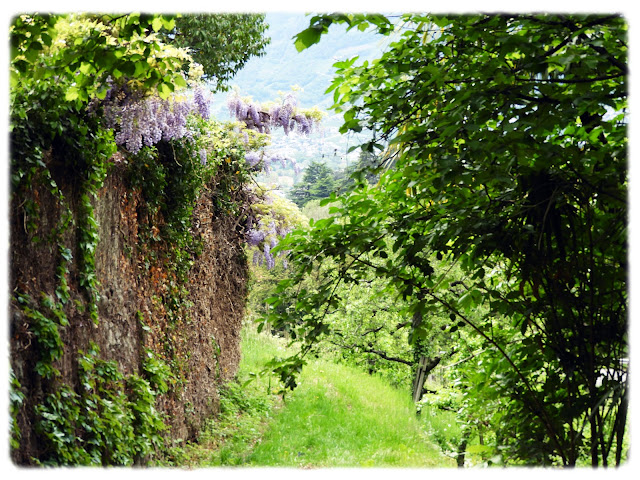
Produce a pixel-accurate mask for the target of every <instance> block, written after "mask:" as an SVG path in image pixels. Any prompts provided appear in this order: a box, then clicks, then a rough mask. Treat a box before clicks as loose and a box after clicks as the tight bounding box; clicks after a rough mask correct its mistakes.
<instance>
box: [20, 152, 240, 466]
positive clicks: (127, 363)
mask: <svg viewBox="0 0 640 480" xmlns="http://www.w3.org/2000/svg"><path fill="white" fill-rule="evenodd" d="M125 164H126V162H123V161H116V162H115V164H114V165H112V166H111V167H110V169H109V173H108V175H107V177H106V180H105V181H104V184H103V186H102V187H101V188H100V189H99V190H98V192H97V198H95V199H92V201H91V202H92V205H93V210H94V214H93V217H94V218H95V220H96V221H97V223H98V228H97V232H98V243H97V246H96V248H95V275H96V277H97V280H98V282H99V286H98V292H99V300H98V301H97V307H98V308H97V310H98V320H97V322H96V321H94V320H92V318H91V316H90V313H89V312H88V309H87V307H86V305H87V303H88V302H87V292H86V289H85V288H82V285H81V284H80V280H81V278H80V275H79V267H78V264H79V262H80V259H79V257H80V256H81V255H82V252H81V251H79V249H78V243H79V242H78V235H80V232H79V229H78V227H77V225H78V222H79V220H80V219H79V214H78V198H79V195H80V192H79V191H78V189H79V187H78V183H77V180H74V178H75V177H74V175H73V174H69V175H65V174H64V172H62V173H60V174H59V175H56V174H55V171H54V170H55V169H52V168H50V170H51V171H52V175H54V176H55V180H56V183H57V185H58V188H59V189H60V191H61V192H62V193H63V195H64V198H65V199H66V202H67V205H68V207H69V209H68V211H70V212H71V213H72V215H73V220H74V221H73V222H72V223H71V226H70V227H69V228H67V229H66V230H65V231H64V232H63V233H62V234H59V235H57V234H56V228H59V225H60V218H61V215H62V214H63V213H64V208H63V206H61V204H60V201H59V199H57V198H55V197H54V196H53V195H52V194H51V193H50V191H49V189H48V188H47V186H46V182H33V185H32V187H31V189H30V191H28V192H27V194H26V195H28V196H29V197H30V199H32V200H33V202H32V205H36V207H37V208H36V210H35V211H34V210H33V208H30V209H28V210H26V209H25V203H24V196H25V194H24V192H22V194H21V195H14V196H13V198H12V201H11V205H10V209H11V212H10V215H11V238H10V243H11V252H10V260H11V266H10V274H11V278H10V288H11V295H12V296H11V298H12V302H11V311H10V335H11V341H10V345H11V352H10V354H11V368H12V372H13V375H14V376H15V380H14V388H13V390H14V392H16V393H17V394H18V395H19V400H18V401H16V402H13V404H12V405H13V410H14V411H13V416H14V418H15V419H16V425H17V427H18V430H16V431H19V434H16V435H15V437H16V438H15V440H16V442H18V446H17V448H13V449H12V453H11V455H12V458H13V460H14V462H16V463H17V464H21V465H25V464H33V463H38V462H39V461H43V460H44V461H46V460H47V459H48V458H51V456H52V455H53V453H52V452H51V449H52V442H51V438H50V437H51V435H61V436H63V433H64V432H65V431H66V434H69V432H73V433H72V434H70V435H67V436H70V437H73V436H74V435H75V439H73V438H71V439H70V440H69V441H70V442H72V441H76V442H77V441H78V439H83V441H87V440H86V439H87V438H90V437H91V436H90V435H89V434H88V433H87V429H90V427H86V426H83V425H82V422H83V421H84V420H82V421H81V420H77V417H78V414H76V417H73V415H71V417H73V418H72V419H71V420H69V421H70V422H71V423H73V425H71V426H70V427H69V428H68V429H67V430H64V429H63V430H64V431H63V433H60V434H58V433H56V432H57V431H56V432H54V433H52V431H53V430H52V429H53V427H51V428H50V429H49V430H47V431H43V425H44V424H43V423H42V411H41V410H38V409H39V408H40V407H39V406H41V405H42V404H43V403H44V402H45V398H47V397H48V396H49V397H50V396H51V395H55V393H56V392H61V391H62V392H64V391H65V390H64V386H66V387H69V388H70V389H71V390H72V391H73V392H75V394H77V395H78V396H81V395H85V396H86V394H87V392H94V391H95V392H98V390H99V389H98V387H97V386H93V387H91V388H93V390H92V389H91V388H89V387H87V386H86V385H82V380H81V379H82V378H85V377H84V376H83V375H84V373H82V372H85V370H86V367H81V366H80V365H81V363H80V362H79V358H81V357H82V356H83V355H86V354H87V352H89V351H93V350H92V348H93V344H95V345H96V346H97V351H98V352H99V353H97V354H96V355H95V357H96V358H99V360H100V361H106V362H110V361H114V362H115V363H116V364H117V368H118V371H119V372H120V373H121V374H122V377H123V378H124V379H125V380H124V381H123V382H121V384H120V383H118V381H116V380H113V379H111V380H109V379H107V380H108V381H105V382H106V383H104V385H107V386H108V388H112V387H111V386H110V385H116V387H118V388H120V390H122V392H123V395H125V397H123V398H126V399H128V400H127V401H130V399H131V398H132V396H131V395H132V393H131V392H132V387H131V385H132V383H131V382H129V380H127V379H129V377H131V376H132V375H133V376H140V377H141V378H143V379H145V380H146V381H147V382H148V383H149V385H151V386H152V387H153V392H154V393H157V394H158V395H157V397H156V398H155V407H156V408H157V409H158V410H159V411H160V412H161V413H162V414H164V423H165V424H166V425H167V426H168V427H169V428H168V430H167V431H165V432H164V433H163V434H162V435H163V436H164V438H166V439H182V440H187V439H190V438H193V437H194V436H195V434H196V433H197V431H198V430H199V429H200V428H201V427H202V424H203V421H204V420H205V419H207V418H208V417H210V416H211V415H212V414H213V413H215V411H216V409H217V406H218V401H217V387H218V386H219V385H220V384H221V383H223V382H225V381H227V380H229V379H230V378H232V377H233V375H234V374H235V372H236V370H237V366H238V362H239V359H240V351H239V335H240V328H241V322H242V317H243V310H244V303H245V297H246V282H247V275H248V270H247V264H246V259H245V255H244V251H243V246H242V236H241V233H240V232H241V228H242V225H241V222H240V221H239V219H238V218H236V217H235V216H234V215H233V214H232V213H230V212H229V211H223V210H221V209H220V208H219V202H218V201H217V196H218V195H219V194H220V192H218V191H217V190H216V187H215V185H217V184H218V183H219V182H218V179H216V178H214V179H213V180H212V181H211V182H210V185H208V186H206V187H205V188H204V189H203V190H202V192H201V195H200V196H199V198H198V199H197V201H196V204H195V208H194V210H193V215H192V218H191V226H190V231H191V235H192V238H193V242H194V244H197V246H198V248H194V251H195V252H197V253H196V254H191V255H190V256H189V258H188V259H187V260H185V259H184V258H183V259H182V261H183V262H185V261H186V262H188V264H189V265H190V268H188V273H187V276H186V279H181V278H179V274H177V273H176V269H175V265H172V264H171V262H172V261H173V260H172V258H174V257H172V255H171V253H172V249H173V248H174V247H173V246H172V244H171V243H170V242H168V241H166V239H165V238H163V233H162V232H163V226H164V220H163V218H162V213H161V211H155V213H151V212H153V210H150V209H148V208H146V205H145V200H144V196H143V194H142V192H141V191H140V190H139V189H133V188H131V186H130V182H129V181H128V177H127V167H126V165H125ZM50 167H51V166H50ZM219 175H224V172H221V173H219V174H218V176H219ZM227 194H228V195H233V193H231V192H227ZM237 195H241V193H240V189H238V190H237ZM236 200H238V201H239V202H241V199H236ZM34 215H37V218H30V217H33V216H34ZM34 220H35V223H36V224H37V225H38V226H37V228H35V229H34V228H32V227H31V228H30V227H29V226H28V225H29V223H30V222H32V223H33V221H34ZM56 235H57V236H56ZM60 244H63V245H64V246H65V247H66V248H68V249H69V250H68V253H67V256H68V255H69V254H70V255H71V256H72V257H73V258H72V259H71V260H70V261H68V262H67V263H66V265H67V272H66V273H64V274H63V277H65V278H66V281H67V283H68V286H69V299H68V300H65V301H59V302H57V303H56V305H58V307H54V308H51V307H50V306H49V307H47V305H49V303H47V300H46V298H49V299H54V300H56V287H57V286H59V284H60V271H59V267H60V264H61V250H60ZM58 310H62V313H60V312H59V311H58ZM34 312H36V313H34ZM37 312H40V313H37ZM56 312H58V313H56ZM40 314H41V315H42V316H43V317H46V318H47V319H49V320H51V319H52V320H51V322H49V321H48V320H46V321H45V320H41V317H40V316H39V315H40ZM61 318H65V319H66V321H65V320H61ZM51 325H53V327H51ZM47 326H49V327H51V328H53V329H54V330H57V332H58V335H59V340H60V341H61V344H62V345H61V348H62V353H61V355H59V356H57V357H55V356H54V359H53V361H52V365H53V367H54V368H55V369H57V370H59V372H60V373H59V375H58V374H54V375H50V376H49V377H47V376H46V375H42V374H40V373H37V370H38V369H39V368H40V367H38V365H39V363H38V362H42V361H43V358H44V356H46V355H48V353H47V351H46V350H47V349H49V348H53V347H49V346H47V345H49V344H48V343H47V342H50V341H52V340H51V338H54V340H55V338H56V334H55V332H53V333H52V332H51V328H50V329H49V330H47V328H45V327H47ZM47 332H48V333H47ZM92 342H93V343H92ZM94 350H95V349H94ZM58 357H59V358H58ZM151 357H153V358H155V359H157V360H158V361H159V362H161V364H163V365H166V367H167V369H165V370H163V371H169V372H170V375H165V376H164V377H163V378H155V377H154V375H155V373H154V372H155V370H154V369H153V368H150V367H145V365H146V364H145V361H147V360H148V359H149V358H151ZM45 360H46V359H45ZM82 365H84V364H82ZM83 368H84V369H85V370H82V372H80V371H79V369H83ZM131 378H133V377H131ZM109 382H110V383H109ZM162 382H165V383H166V388H165V389H163V388H161V387H160V386H159V385H161V384H162ZM100 385H103V384H102V383H100ZM116 387H113V390H114V391H115V390H117V388H116ZM104 388H105V391H107V390H106V389H107V387H104ZM163 390H166V392H164V393H162V391H163ZM108 391H110V390H108ZM83 392H84V393H83ZM127 395H128V396H127ZM16 398H18V397H16ZM51 398H53V397H51ZM73 398H76V397H75V396H74V397H73ZM77 398H80V397H77ZM109 398H110V397H109ZM118 398H119V397H118ZM125 404H127V403H126V402H125ZM65 405H66V404H65ZM101 405H102V404H101ZM106 405H108V404H106ZM127 405H129V404H127ZM101 408H102V409H104V408H106V407H105V406H104V405H102V406H99V407H96V414H97V415H98V416H99V415H100V414H101V410H100V409H101ZM50 411H51V409H49V410H48V412H50ZM38 412H39V413H38ZM134 413H135V412H134ZM56 415H57V414H56ZM60 415H61V417H64V415H66V413H65V412H62V413H61V414H60ZM79 415H80V416H82V412H80V414H79ZM134 417H135V418H134ZM131 418H133V419H134V420H132V425H134V427H135V425H136V422H138V423H139V418H138V417H136V416H135V415H134V416H133V417H131ZM96 421H97V420H96ZM74 422H75V423H74ZM62 423H63V422H62V421H58V423H57V424H56V425H58V424H62ZM92 425H93V424H92ZM56 428H57V427H56ZM105 428H106V427H105ZM135 428H140V427H135ZM45 430H46V428H45ZM47 432H48V434H47ZM136 435H137V434H136ZM101 438H102V437H101ZM54 440H55V439H54ZM100 442H103V443H108V442H107V441H106V440H104V438H103V439H101V440H100ZM61 444H62V445H64V444H63V443H61ZM74 448H75V447H74ZM101 448H102V447H101ZM105 448H106V447H105ZM156 448H157V447H156ZM147 456H148V452H147ZM103 461H104V460H103ZM137 461H140V462H144V461H145V459H144V458H142V459H140V458H138V459H137Z"/></svg>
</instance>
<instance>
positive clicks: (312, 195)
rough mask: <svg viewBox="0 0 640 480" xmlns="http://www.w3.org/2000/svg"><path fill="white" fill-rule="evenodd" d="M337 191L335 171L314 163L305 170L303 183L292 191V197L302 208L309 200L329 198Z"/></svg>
mask: <svg viewBox="0 0 640 480" xmlns="http://www.w3.org/2000/svg"><path fill="white" fill-rule="evenodd" d="M335 189H336V184H335V180H334V173H333V170H331V169H330V168H329V167H327V166H326V165H325V164H324V163H320V162H316V161H312V162H311V163H310V164H309V166H308V167H307V168H305V171H304V175H303V177H302V182H300V184H298V185H296V186H295V187H294V188H293V189H292V190H291V193H290V197H291V199H292V200H293V202H294V203H295V204H296V205H298V206H299V207H300V208H302V207H303V206H304V204H305V203H307V202H308V201H309V200H315V199H318V198H328V197H329V195H331V193H332V192H333V191H334V190H335Z"/></svg>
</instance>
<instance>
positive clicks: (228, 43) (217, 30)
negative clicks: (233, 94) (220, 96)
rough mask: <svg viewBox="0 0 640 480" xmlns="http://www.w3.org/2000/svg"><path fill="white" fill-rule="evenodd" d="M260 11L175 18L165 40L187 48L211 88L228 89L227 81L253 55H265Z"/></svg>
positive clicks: (264, 29) (263, 17)
mask: <svg viewBox="0 0 640 480" xmlns="http://www.w3.org/2000/svg"><path fill="white" fill-rule="evenodd" d="M267 28H268V25H267V24H266V23H265V15H263V14H246V13H219V14H185V15H181V16H178V17H177V18H176V19H175V28H174V29H173V31H171V32H165V34H164V40H165V41H166V42H168V43H172V44H174V45H175V46H177V47H181V48H188V49H189V53H190V55H191V56H192V58H193V60H194V61H195V62H197V63H199V64H200V65H202V68H203V70H204V76H205V78H206V79H207V80H209V81H211V82H213V83H214V90H217V91H226V90H228V88H229V87H228V84H227V82H228V81H229V80H231V78H233V76H234V75H235V74H236V73H237V72H238V71H239V70H240V69H241V68H242V67H243V66H244V65H245V64H246V63H247V61H248V60H249V59H250V58H251V57H253V56H262V55H264V48H265V47H266V46H267V45H268V44H269V38H268V37H266V36H265V32H266V30H267Z"/></svg>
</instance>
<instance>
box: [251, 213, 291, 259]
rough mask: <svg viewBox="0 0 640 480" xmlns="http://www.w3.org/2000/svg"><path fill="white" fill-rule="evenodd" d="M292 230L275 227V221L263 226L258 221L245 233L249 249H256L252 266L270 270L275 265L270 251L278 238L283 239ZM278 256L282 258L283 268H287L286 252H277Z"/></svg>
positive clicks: (284, 227)
mask: <svg viewBox="0 0 640 480" xmlns="http://www.w3.org/2000/svg"><path fill="white" fill-rule="evenodd" d="M291 230H292V228H291V227H290V226H284V225H276V222H275V221H271V222H269V224H268V225H267V226H265V225H263V223H262V220H258V221H257V222H256V223H255V224H254V225H253V227H252V228H250V229H249V230H248V231H247V233H246V239H247V244H249V246H251V247H258V248H256V250H254V252H253V264H254V265H262V264H264V265H265V266H266V267H267V269H269V270H271V269H272V268H273V267H274V266H275V264H276V257H275V256H274V255H273V253H271V250H272V249H273V248H275V246H276V245H277V244H278V240H279V239H280V238H284V237H285V236H286V235H287V233H289V232H290V231H291ZM278 256H284V258H283V260H282V262H283V266H284V267H285V268H286V267H287V260H286V252H279V253H278Z"/></svg>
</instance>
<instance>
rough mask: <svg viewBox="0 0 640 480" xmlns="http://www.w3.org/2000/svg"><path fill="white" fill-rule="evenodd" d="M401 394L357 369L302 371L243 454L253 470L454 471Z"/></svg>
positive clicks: (318, 365) (320, 366) (325, 366)
mask: <svg viewBox="0 0 640 480" xmlns="http://www.w3.org/2000/svg"><path fill="white" fill-rule="evenodd" d="M405 397H407V395H406V394H403V393H402V392H399V391H397V390H395V389H393V388H392V387H390V386H388V385H386V384H385V383H384V382H382V381H381V380H380V379H378V378H376V377H371V376H369V375H367V374H365V373H362V372H360V371H358V370H356V369H353V368H348V367H345V366H343V365H335V364H331V363H327V362H315V363H314V364H312V365H310V366H309V367H307V369H306V370H305V372H304V375H303V377H302V379H301V382H300V385H299V387H298V389H297V390H296V391H294V392H293V394H292V395H291V398H290V399H288V400H287V402H286V404H285V406H284V407H283V408H282V409H281V410H280V412H279V413H278V415H277V416H276V417H275V418H274V420H273V422H272V423H271V425H270V427H269V428H268V430H267V431H266V432H265V435H264V437H263V438H262V440H261V441H260V443H259V444H257V445H256V447H255V449H254V450H253V452H252V454H251V455H250V456H249V459H248V460H249V463H250V464H251V465H255V466H258V465H259V466H286V467H373V466H375V467H382V466H384V467H445V466H454V463H453V462H452V461H451V459H448V458H446V457H444V456H443V455H442V454H441V453H440V450H439V449H438V447H437V446H435V445H433V444H432V443H430V442H429V440H428V439H427V438H426V437H425V434H424V433H423V430H422V429H421V426H420V424H419V422H418V421H417V420H416V418H415V414H414V410H413V406H412V404H411V401H410V399H408V398H405Z"/></svg>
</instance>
